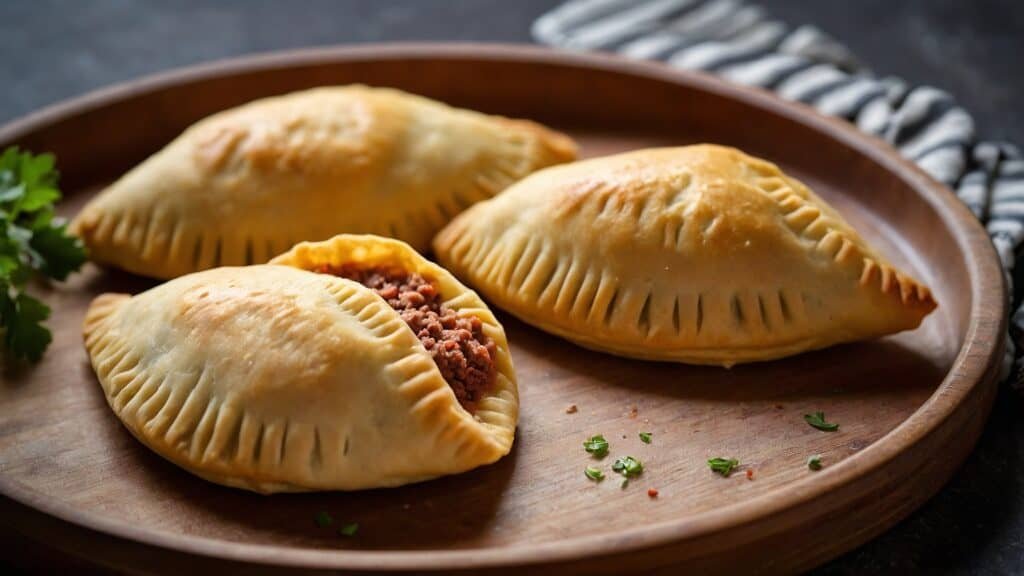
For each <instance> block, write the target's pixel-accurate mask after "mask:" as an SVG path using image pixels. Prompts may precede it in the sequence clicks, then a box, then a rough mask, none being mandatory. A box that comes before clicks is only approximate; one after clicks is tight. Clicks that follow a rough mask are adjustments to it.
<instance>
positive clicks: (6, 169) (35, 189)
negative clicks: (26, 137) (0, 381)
mask: <svg viewBox="0 0 1024 576" xmlns="http://www.w3.org/2000/svg"><path fill="white" fill-rule="evenodd" d="M57 180H58V173H57V171H56V170H54V157H53V155H52V154H40V155H38V156H34V155H32V154H31V153H29V152H21V151H20V150H18V148H16V147H11V148H8V149H6V150H5V151H4V153H3V154H2V155H0V333H2V336H3V341H4V347H5V348H6V349H7V351H8V352H9V353H10V354H12V355H13V356H14V357H16V358H27V359H29V360H31V361H33V362H36V361H38V360H39V359H40V358H42V356H43V352H44V351H46V347H47V346H49V345H50V341H51V340H52V336H51V335H50V331H49V330H47V329H46V327H45V326H43V324H42V323H43V321H45V320H46V319H47V318H48V317H49V316H50V308H49V307H47V306H46V305H45V304H43V303H42V302H40V301H39V300H36V299H35V298H33V297H31V296H29V295H28V294H26V293H25V285H26V284H27V283H28V281H29V280H30V279H31V278H32V277H33V276H34V275H35V274H41V275H43V276H46V277H48V278H52V279H54V280H64V279H65V278H67V277H68V275H69V274H71V273H72V272H74V271H76V270H78V269H79V268H80V267H81V266H82V264H83V263H84V262H85V249H84V248H83V247H82V243H81V242H80V241H79V240H78V239H77V238H75V237H74V236H71V235H69V234H68V232H67V225H66V224H65V223H64V221H63V220H62V219H59V218H56V217H55V215H54V211H53V205H54V203H55V202H57V201H58V200H60V198H61V194H60V191H59V190H58V189H57Z"/></svg>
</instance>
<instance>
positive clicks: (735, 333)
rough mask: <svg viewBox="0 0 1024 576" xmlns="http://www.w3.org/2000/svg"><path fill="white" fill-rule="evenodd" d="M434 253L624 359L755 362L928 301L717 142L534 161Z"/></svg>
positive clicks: (850, 235) (905, 325)
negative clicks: (559, 162) (530, 170)
mask: <svg viewBox="0 0 1024 576" xmlns="http://www.w3.org/2000/svg"><path fill="white" fill-rule="evenodd" d="M434 249H435V251H436V254H437V256H438V259H439V260H440V262H441V263H442V264H443V265H444V266H446V267H447V268H448V269H449V270H451V271H452V272H454V273H455V274H456V275H457V276H458V277H459V278H462V279H463V280H464V281H466V282H467V283H469V284H470V285H471V286H473V287H474V288H476V289H477V290H479V291H480V292H481V293H482V294H483V295H484V296H485V297H486V298H488V299H489V300H490V301H491V302H493V303H494V304H496V305H498V306H500V307H502V308H504V309H506V310H508V311H509V312H511V313H512V314H514V315H516V316H518V317H519V318H521V319H523V320H524V321H526V322H529V323H531V324H533V325H535V326H537V327H539V328H541V329H543V330H547V331H549V332H552V333H554V334H558V335H561V336H563V337H565V338H567V339H569V340H572V341H574V342H576V343H578V344H580V345H583V346H586V347H588V348H594V349H598V350H603V351H606V352H611V353H613V354H619V355H622V356H629V357H635V358H644V359H654V360H670V361H679V362H688V363H696V364H721V365H725V366H729V365H732V364H735V363H738V362H750V361H755V360H768V359H773V358H779V357H783V356H788V355H790V354H796V353H798V352H803V351H805V350H812V349H816V348H822V347H825V346H829V345H832V344H836V343H840V342H847V341H851V340H858V339H863V338H871V337H876V336H880V335H883V334H889V333H892V332H898V331H901V330H908V329H912V328H915V327H917V326H918V324H920V322H921V320H922V319H923V318H924V317H925V316H926V315H927V314H928V313H929V312H930V311H931V310H932V309H934V308H935V301H934V300H933V298H932V294H931V292H930V291H929V290H928V288H927V287H925V286H924V285H923V284H921V283H919V282H917V281H915V280H914V279H913V278H911V277H910V276H908V275H906V274H904V273H902V272H899V271H897V270H896V269H895V268H893V266H892V265H891V264H889V263H888V262H886V260H885V259H884V258H882V257H881V256H880V255H878V254H877V253H876V252H875V251H874V250H872V249H871V248H870V247H869V246H868V245H867V244H866V243H865V242H864V240H863V239H862V238H861V237H860V236H859V235H858V234H857V232H855V231H854V230H853V228H851V227H850V226H849V225H848V224H847V223H846V222H844V221H843V218H842V217H841V216H840V215H839V213H838V212H836V211H835V210H834V209H833V208H831V207H830V206H829V205H828V204H826V203H825V202H824V201H823V200H822V199H821V198H819V197H818V196H816V195H815V194H814V193H813V192H812V191H810V190H809V189H808V188H807V187H806V186H804V185H803V184H801V183H800V182H798V181H796V180H794V179H792V178H789V177H787V176H786V175H785V174H783V173H782V172H781V171H780V170H779V168H778V167H776V166H775V165H774V164H771V163H769V162H766V161H764V160H760V159H757V158H752V157H750V156H747V155H746V154H743V153H742V152H740V151H738V150H735V149H731V148H724V147H720V146H711V145H702V146H689V147H683V148H663V149H651V150H641V151H638V152H632V153H627V154H621V155H616V156H609V157H605V158H595V159H592V160H587V161H583V162H578V163H575V164H570V165H566V166H560V167H554V168H549V169H546V170H543V171H540V172H538V173H536V174H534V175H532V176H529V177H527V178H526V179H524V180H522V181H521V182H519V183H517V184H515V185H514V186H512V187H510V188H509V189H508V190H506V191H505V192H503V193H502V194H500V195H499V196H498V197H496V198H494V199H492V200H489V201H487V202H482V203H480V204H478V205H476V206H474V207H472V208H471V209H469V210H467V211H466V212H464V213H463V214H462V215H460V216H459V217H457V218H455V219H454V220H453V221H452V223H451V224H450V225H449V226H448V227H446V228H445V229H444V230H443V231H442V232H441V233H440V234H439V235H438V236H437V238H436V239H435V240H434Z"/></svg>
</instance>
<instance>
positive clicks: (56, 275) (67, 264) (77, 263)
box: [31, 222, 85, 280]
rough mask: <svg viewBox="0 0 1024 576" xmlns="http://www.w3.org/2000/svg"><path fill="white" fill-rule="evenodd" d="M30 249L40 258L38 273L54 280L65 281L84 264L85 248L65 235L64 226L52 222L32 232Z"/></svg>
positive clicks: (65, 229)
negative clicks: (40, 264) (40, 263)
mask: <svg viewBox="0 0 1024 576" xmlns="http://www.w3.org/2000/svg"><path fill="white" fill-rule="evenodd" d="M31 246H32V249H33V250H35V251H36V253H37V254H39V256H40V257H42V260H43V262H42V266H41V267H40V269H39V270H40V272H42V273H43V274H46V275H47V276H49V277H50V278H53V279H55V280H65V279H66V278H67V277H68V275H69V274H71V273H72V272H75V271H77V270H78V269H79V268H81V267H82V264H83V263H85V248H83V247H82V243H81V242H79V241H78V239H77V238H75V237H74V236H69V235H68V233H67V225H66V224H63V223H61V224H58V225H54V224H53V223H52V222H50V223H48V224H47V225H45V226H43V227H40V228H38V229H36V230H34V231H33V232H32V241H31Z"/></svg>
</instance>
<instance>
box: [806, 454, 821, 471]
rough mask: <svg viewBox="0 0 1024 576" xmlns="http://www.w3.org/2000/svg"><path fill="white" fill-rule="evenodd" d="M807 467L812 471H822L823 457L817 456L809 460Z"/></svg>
mask: <svg viewBox="0 0 1024 576" xmlns="http://www.w3.org/2000/svg"><path fill="white" fill-rule="evenodd" d="M807 467H808V468H810V469H811V470H815V471H817V470H821V455H820V454H815V455H814V456H811V457H810V458H808V459H807Z"/></svg>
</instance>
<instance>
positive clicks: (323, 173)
mask: <svg viewBox="0 0 1024 576" xmlns="http://www.w3.org/2000/svg"><path fill="white" fill-rule="evenodd" d="M575 154H576V147H575V145H574V144H573V143H572V141H571V140H569V138H568V137H566V136H564V135H562V134H559V133H557V132H553V131H550V130H548V129H546V128H544V127H542V126H539V125H537V124H534V123H532V122H528V121H524V120H510V119H506V118H500V117H497V116H486V115H484V114H480V113H477V112H471V111H468V110H460V109H455V108H450V107H448V106H446V105H444V104H441V103H439V102H435V101H432V100H428V99H426V98H422V97H419V96H414V95H412V94H406V93H403V92H399V91H397V90H391V89H383V88H368V87H365V86H346V87H335V88H318V89H313V90H308V91H304V92H297V93H294V94H289V95H286V96H280V97H276V98H267V99H263V100H258V101H255V102H252V103H250V104H247V105H245V106H241V107H239V108H234V109H231V110H227V111H225V112H221V113H219V114H216V115H214V116H211V117H209V118H207V119H205V120H202V121H201V122H199V123H197V124H195V125H194V126H192V127H191V128H189V129H188V130H186V131H185V132H184V133H183V134H182V135H181V136H179V137H178V138H177V139H175V140H174V141H173V142H171V143H170V144H169V145H167V147H165V148H164V149H163V150H161V151H160V152H158V153H157V154H155V155H153V156H152V157H150V158H149V159H148V160H146V161H145V162H143V163H142V164H140V165H139V166H137V167H136V168H135V169H133V170H132V171H130V172H129V173H128V174H126V175H125V176H124V177H122V178H121V179H120V180H118V181H117V182H115V183H114V184H113V185H111V186H110V187H109V188H107V189H106V190H104V191H103V192H102V193H100V194H99V195H98V196H97V197H96V198H95V199H93V200H92V201H91V202H90V203H89V204H88V205H87V206H86V207H85V209H84V210H83V211H82V212H81V214H79V215H78V217H77V218H75V220H74V221H73V223H72V230H73V231H74V232H76V233H77V234H78V235H79V236H81V238H82V239H83V240H84V241H85V244H86V245H87V246H88V248H89V251H90V255H91V257H92V258H93V259H94V260H95V261H97V262H100V263H104V264H110V265H114V266H117V267H120V268H123V269H125V270H128V271H131V272H135V273H137V274H142V275H145V276H152V277H157V278H173V277H175V276H180V275H182V274H187V273H189V272H195V271H198V270H204V269H206V268H213V267H216V266H234V265H242V264H256V263H263V262H266V261H267V260H269V259H270V258H271V257H273V256H275V255H277V254H279V253H281V252H282V251H284V250H287V249H288V248H290V247H291V246H292V245H293V244H295V243H296V242H299V241H302V240H324V239H327V238H330V237H332V236H334V235H335V234H338V233H342V232H353V233H372V234H380V235H383V236H391V237H394V238H399V239H401V240H404V241H406V242H408V243H409V244H411V245H412V246H413V247H414V248H415V249H417V250H426V249H428V248H429V244H430V239H431V238H432V237H433V236H434V234H435V233H436V232H437V231H438V230H440V229H441V227H443V226H444V225H445V224H446V223H447V222H448V221H449V220H450V219H451V218H452V217H453V216H455V215H456V214H458V213H459V212H461V211H462V210H464V209H465V208H467V207H468V206H470V205H471V204H473V203H475V202H478V201H480V200H483V199H486V198H489V197H491V196H493V195H494V194H496V193H497V192H499V191H501V190H502V189H504V188H505V187H506V186H508V185H509V184H511V183H512V182H515V181H516V180H518V179H520V178H522V177H523V176H526V175H527V174H529V173H530V172H533V171H534V170H537V169H538V168H541V167H544V166H548V165H551V164H557V163H559V162H566V161H568V160H572V159H573V158H574V157H575Z"/></svg>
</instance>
